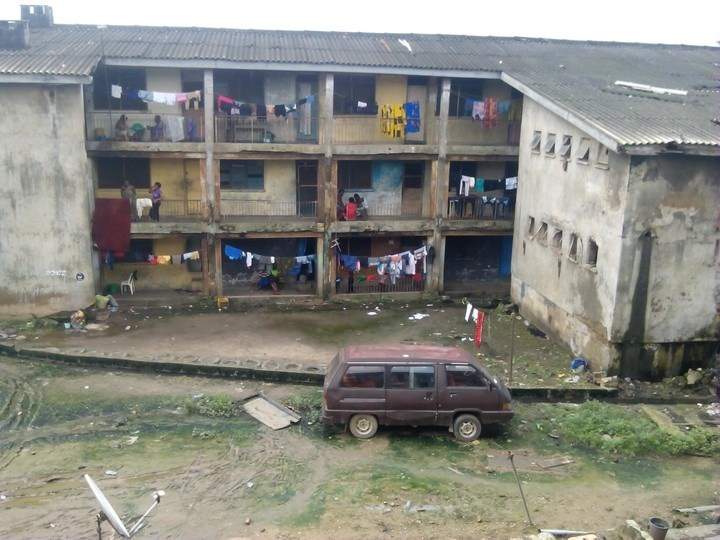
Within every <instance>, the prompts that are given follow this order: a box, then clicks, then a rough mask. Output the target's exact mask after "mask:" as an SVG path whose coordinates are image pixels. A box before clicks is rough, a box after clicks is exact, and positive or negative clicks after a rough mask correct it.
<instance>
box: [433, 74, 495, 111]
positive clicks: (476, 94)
mask: <svg viewBox="0 0 720 540" xmlns="http://www.w3.org/2000/svg"><path fill="white" fill-rule="evenodd" d="M483 92H484V82H483V81H482V80H481V79H458V80H452V81H451V82H450V109H449V111H448V116H451V117H463V116H465V117H471V116H472V102H473V101H482V99H483ZM441 99H442V80H438V93H437V103H436V104H435V115H436V116H437V115H439V114H440V101H441Z"/></svg>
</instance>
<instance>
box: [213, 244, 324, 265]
mask: <svg viewBox="0 0 720 540" xmlns="http://www.w3.org/2000/svg"><path fill="white" fill-rule="evenodd" d="M224 252H225V256H226V257H227V258H228V259H230V260H231V261H237V260H245V263H246V265H247V266H248V267H250V266H252V263H253V262H254V261H257V262H259V263H261V264H274V263H275V262H276V261H277V259H290V260H293V261H294V262H296V263H299V264H310V263H312V262H314V261H315V255H298V256H295V257H278V256H275V255H260V254H258V253H251V252H250V251H245V250H243V249H241V248H237V247H235V246H231V245H229V244H226V245H225V248H224Z"/></svg>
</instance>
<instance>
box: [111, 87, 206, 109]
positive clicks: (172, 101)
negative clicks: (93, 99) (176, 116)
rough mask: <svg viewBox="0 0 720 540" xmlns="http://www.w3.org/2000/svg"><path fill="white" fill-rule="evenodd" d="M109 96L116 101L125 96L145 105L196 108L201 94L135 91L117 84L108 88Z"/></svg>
mask: <svg viewBox="0 0 720 540" xmlns="http://www.w3.org/2000/svg"><path fill="white" fill-rule="evenodd" d="M110 95H111V96H112V97H114V98H116V99H120V98H122V96H125V97H126V98H128V99H139V100H140V101H144V102H145V103H160V104H161V105H176V104H182V105H184V106H185V107H189V106H190V105H194V107H195V108H198V107H199V105H200V99H201V97H202V92H201V91H200V90H195V91H193V92H155V91H150V90H137V89H134V88H123V87H122V86H120V85H118V84H113V85H111V86H110Z"/></svg>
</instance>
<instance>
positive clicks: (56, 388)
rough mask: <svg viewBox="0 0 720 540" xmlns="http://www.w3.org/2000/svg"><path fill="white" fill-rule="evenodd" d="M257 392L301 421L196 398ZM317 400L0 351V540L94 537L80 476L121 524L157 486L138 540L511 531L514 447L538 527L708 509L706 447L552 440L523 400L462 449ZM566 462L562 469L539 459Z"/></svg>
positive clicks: (603, 523)
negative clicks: (347, 416) (345, 418)
mask: <svg viewBox="0 0 720 540" xmlns="http://www.w3.org/2000/svg"><path fill="white" fill-rule="evenodd" d="M258 391H262V392H265V393H267V394H268V395H270V396H271V397H273V398H275V399H278V400H281V401H283V402H285V403H286V404H288V405H290V406H292V407H293V408H295V409H296V410H299V411H300V412H301V413H302V414H303V421H302V422H301V423H300V424H299V425H296V426H293V427H292V428H290V429H288V430H284V431H278V432H274V431H271V430H269V429H267V428H265V427H264V426H262V425H259V424H258V423H257V422H255V421H254V420H253V419H252V418H249V417H247V416H246V415H244V414H238V415H232V416H224V414H225V413H224V412H223V411H222V410H218V411H216V412H217V415H216V416H214V415H213V414H215V412H214V411H213V410H212V409H210V410H206V411H205V413H204V414H198V412H197V411H198V407H197V406H193V403H196V402H197V401H198V400H201V399H203V397H204V396H229V397H230V398H232V399H233V400H239V399H242V398H243V397H246V396H248V395H250V394H252V393H253V392H258ZM320 398H321V396H320V393H319V391H318V389H316V388H313V387H298V386H287V385H272V384H267V383H257V382H247V381H240V380H232V381H228V380H220V379H204V378H190V377H174V376H157V375H151V374H138V373H129V372H121V371H102V370H90V369H79V368H68V367H59V366H54V365H50V364H44V363H40V362H26V361H18V360H15V359H9V358H2V357H0V538H33V539H35V538H79V539H82V538H96V534H95V519H94V515H95V512H96V506H95V503H94V501H93V499H92V497H91V494H90V492H89V490H88V489H87V487H86V485H85V483H84V481H83V479H82V475H83V474H89V475H91V476H92V477H93V478H94V479H95V480H96V481H97V482H98V484H99V485H100V487H101V489H103V490H104V492H105V494H106V495H107V496H108V498H109V499H110V500H111V501H112V503H113V504H114V505H115V507H116V509H117V510H118V512H119V513H120V514H121V516H122V518H123V519H124V520H125V521H126V522H130V523H131V522H133V521H134V520H135V519H136V518H137V517H138V516H139V515H140V514H141V513H142V512H143V511H144V510H145V509H146V508H147V507H148V506H149V504H150V502H151V494H152V492H153V491H154V490H158V489H162V490H164V491H165V492H166V496H165V497H164V498H163V500H162V503H161V505H160V507H159V508H158V509H157V511H156V512H155V513H154V515H153V516H152V518H151V519H150V521H149V524H148V526H147V528H146V529H145V530H144V531H143V532H142V533H141V534H140V536H139V537H140V538H173V539H176V538H187V539H190V538H193V539H194V538H246V537H247V538H255V537H257V538H285V539H291V538H321V539H322V538H363V539H365V538H509V537H512V536H518V535H520V534H522V532H523V531H524V530H525V524H524V521H523V515H524V514H523V509H522V504H521V501H520V498H519V495H518V492H517V486H516V484H515V480H514V478H513V476H512V472H511V470H510V469H509V468H508V466H507V465H508V463H507V460H506V452H507V450H512V451H513V452H514V453H515V456H516V463H517V466H518V469H519V471H520V475H521V478H522V481H523V486H524V489H525V492H526V494H527V496H528V499H529V502H530V509H531V511H532V512H533V516H534V518H535V520H536V521H537V522H538V523H539V524H541V525H542V526H546V527H552V528H574V529H578V528H580V529H582V528H590V529H596V528H609V527H613V526H615V525H617V524H619V523H621V522H622V521H623V520H625V519H628V518H635V519H638V520H639V521H642V520H644V519H646V517H647V516H650V515H661V516H666V517H667V516H669V515H670V513H669V511H670V509H671V508H672V507H675V506H695V505H700V504H710V501H709V500H708V499H709V498H710V497H711V494H712V492H713V490H714V489H717V481H718V475H717V473H716V470H717V465H718V460H717V457H715V458H700V457H687V456H686V457H682V458H670V457H662V458H660V457H647V456H645V457H642V458H627V459H626V458H622V459H613V458H612V457H608V456H599V455H598V454H593V453H592V452H587V451H583V450H580V449H578V448H576V447H574V446H572V445H570V444H567V443H566V442H565V441H563V440H558V439H556V438H553V437H549V436H548V435H547V433H546V432H545V431H543V430H541V429H539V428H537V427H536V424H538V425H541V427H542V422H545V423H549V422H550V420H549V419H548V417H549V416H552V414H553V411H554V410H555V409H553V408H552V407H555V406H554V405H543V407H544V408H542V410H541V409H540V408H539V407H538V406H536V405H532V404H519V405H518V420H517V421H515V422H513V424H512V425H511V426H510V427H509V428H507V429H505V430H502V431H500V432H499V433H497V434H496V435H494V436H492V437H490V436H488V437H484V438H482V439H481V440H480V441H477V442H476V443H474V444H469V445H461V444H458V443H456V442H455V441H454V440H453V439H452V438H451V437H450V435H449V434H448V433H447V431H445V430H441V429H422V430H413V429H392V430H390V429H385V430H382V431H381V433H380V434H379V435H378V436H377V437H375V438H374V439H371V440H369V441H358V440H355V439H352V438H351V437H350V436H349V435H347V434H345V433H343V432H342V431H340V430H334V429H327V428H324V427H323V426H322V425H320V424H319V423H318V412H319V409H318V405H319V403H320ZM547 407H550V408H549V409H548V408H547ZM540 411H541V412H540ZM541 416H542V417H541ZM562 460H568V461H571V462H570V463H567V464H564V465H560V466H554V467H548V468H544V467H542V466H541V465H543V464H544V465H552V464H555V463H558V462H561V461H562ZM247 520H249V524H246V521H247ZM108 537H109V536H108Z"/></svg>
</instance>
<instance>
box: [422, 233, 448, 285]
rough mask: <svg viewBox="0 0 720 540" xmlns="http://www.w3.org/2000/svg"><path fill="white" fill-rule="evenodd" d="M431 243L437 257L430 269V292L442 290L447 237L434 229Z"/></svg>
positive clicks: (428, 283)
mask: <svg viewBox="0 0 720 540" xmlns="http://www.w3.org/2000/svg"><path fill="white" fill-rule="evenodd" d="M430 243H431V244H432V246H433V249H434V250H435V257H434V258H433V262H432V266H431V268H430V269H429V271H428V282H427V287H426V290H428V291H430V292H442V290H443V280H444V273H445V272H444V270H445V237H444V236H443V235H442V234H441V233H440V231H439V230H438V229H437V228H436V229H435V230H434V231H433V234H432V237H431V239H430Z"/></svg>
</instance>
